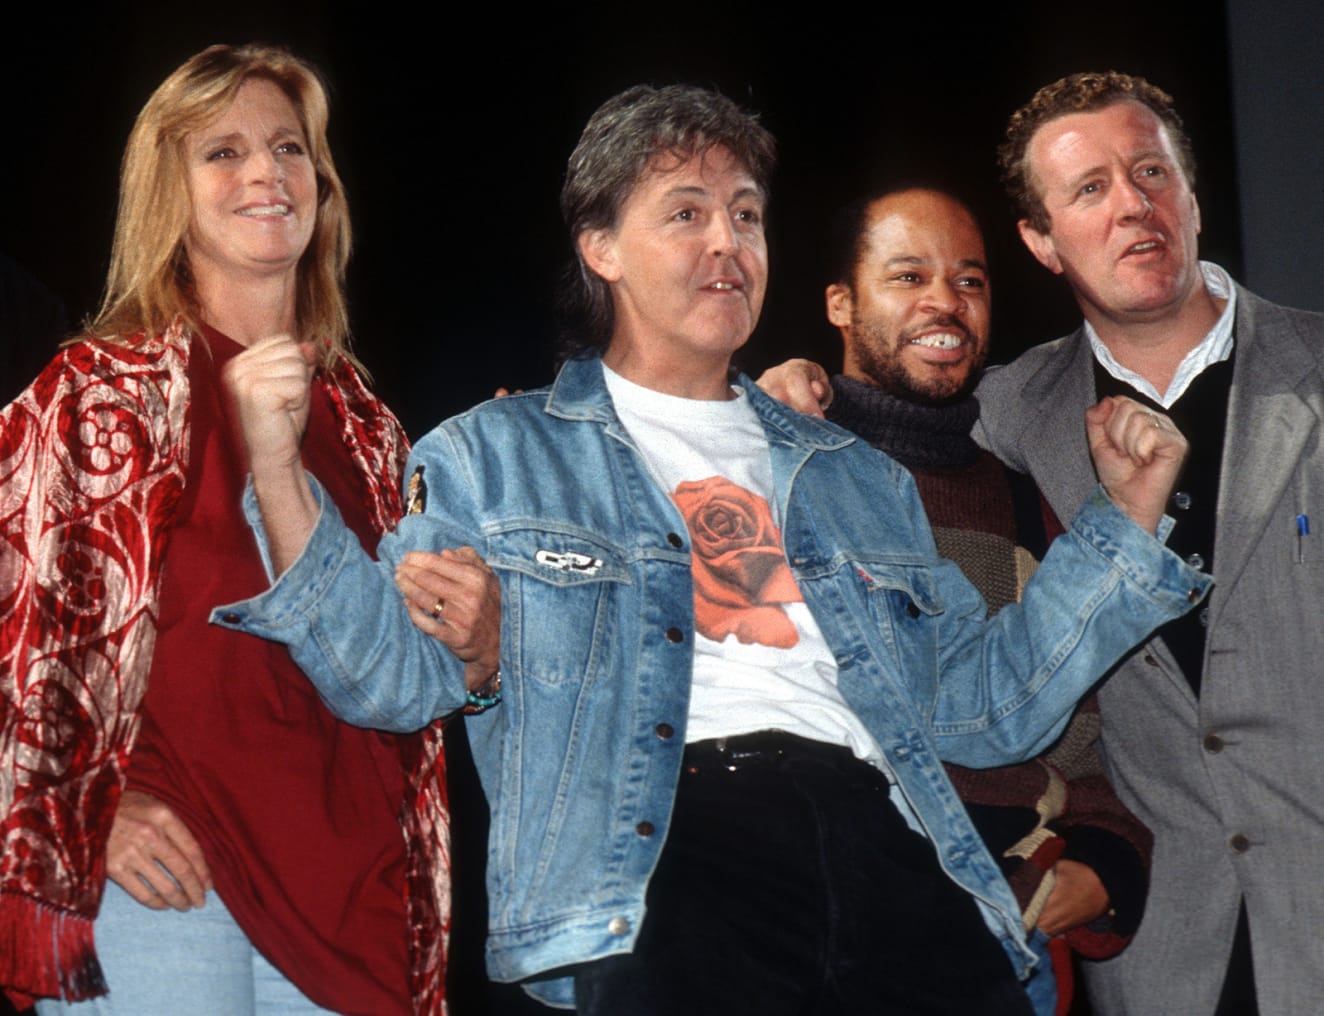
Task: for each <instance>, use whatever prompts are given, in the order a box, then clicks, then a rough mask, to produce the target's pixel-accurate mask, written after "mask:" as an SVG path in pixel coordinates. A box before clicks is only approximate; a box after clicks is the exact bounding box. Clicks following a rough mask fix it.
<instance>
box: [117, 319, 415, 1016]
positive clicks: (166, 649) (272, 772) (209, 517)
mask: <svg viewBox="0 0 1324 1016" xmlns="http://www.w3.org/2000/svg"><path fill="white" fill-rule="evenodd" d="M204 333H205V335H206V339H207V345H208V346H209V347H210V350H211V355H208V353H207V350H206V349H203V348H195V349H194V352H193V356H192V357H191V360H190V364H189V381H190V389H191V393H192V407H191V428H192V430H191V439H190V448H189V463H188V477H187V483H186V487H185V494H184V497H183V501H182V503H181V505H180V509H179V515H178V521H177V524H176V525H175V527H174V529H173V531H172V532H171V535H170V544H169V550H168V552H167V556H166V559H165V565H164V576H163V579H162V586H161V599H160V624H161V628H160V634H159V636H158V638H157V642H156V650H155V653H154V655H153V659H152V668H151V676H150V679H149V682H148V689H147V694H146V697H145V698H144V700H143V705H142V709H141V716H142V731H141V734H140V736H139V739H138V742H137V745H136V747H135V748H134V752H133V757H132V759H131V761H130V765H129V771H128V783H127V787H128V788H129V789H134V790H141V791H144V792H146V793H149V794H152V795H154V796H156V797H158V798H160V799H161V800H163V801H165V802H166V803H167V804H169V805H170V807H171V808H172V809H174V811H175V813H176V814H177V815H178V816H179V817H180V819H181V820H182V821H183V822H184V823H185V824H186V825H187V826H188V827H189V829H190V831H192V833H193V834H194V836H196V837H197V839H198V841H199V843H200V844H201V845H202V849H203V852H204V853H205V855H206V857H207V863H208V865H209V866H210V868H211V872H212V877H213V879H214V881H215V883H216V890H217V892H218V893H219V894H220V896H221V898H222V899H223V900H224V901H225V905H226V907H227V908H228V909H229V910H230V912H231V913H232V914H233V915H234V917H235V920H236V921H238V923H239V925H240V927H241V928H242V929H243V931H244V933H245V934H246V935H247V936H248V939H249V941H251V942H252V943H253V945H254V946H256V947H257V948H258V949H259V950H260V951H261V952H262V953H264V954H265V955H266V956H267V957H268V958H269V959H270V960H271V961H272V962H273V963H274V964H275V966H276V967H277V968H278V969H279V970H280V971H281V972H282V973H283V974H285V975H286V976H287V977H288V978H289V979H290V980H291V981H293V982H294V984H296V985H297V986H298V987H299V988H300V990H302V991H303V992H304V993H305V994H306V995H307V996H308V997H309V998H311V999H312V1000H313V1001H314V1002H316V1003H317V1004H319V1005H321V1006H324V1007H326V1008H329V1009H334V1010H336V1011H337V1012H344V1013H364V1014H372V1016H382V1014H389V1013H408V1012H411V1011H412V1007H411V1002H410V996H409V977H408V955H407V923H406V917H405V906H404V891H405V889H404V862H405V843H404V837H403V834H402V832H401V828H400V819H399V815H400V810H401V808H402V807H403V802H404V799H405V786H404V776H403V772H402V765H401V756H400V749H401V745H400V743H399V742H400V739H398V738H396V737H394V736H391V735H387V734H382V733H377V732H374V731H368V730H360V729H358V728H356V727H351V726H349V725H347V724H344V723H341V722H340V721H339V720H337V719H335V718H334V717H333V716H332V715H331V714H330V713H329V712H328V711H327V709H326V707H325V706H323V705H322V702H321V700H320V699H319V698H318V697H317V693H316V692H315V691H314V690H313V687H312V685H311V684H309V683H308V681H307V679H306V678H304V676H303V674H302V673H301V672H300V671H299V669H298V668H297V667H296V666H295V665H294V663H293V662H292V661H291V660H290V658H289V654H288V653H287V651H286V649H285V647H284V646H280V645H277V644H275V643H271V642H266V641H263V640H262V639H258V638H254V637H252V636H248V635H243V634H239V633H236V632H231V631H227V630H225V629H223V628H219V627H215V626H213V625H210V624H208V623H207V617H208V614H209V613H210V611H211V609H212V608H213V607H214V606H216V605H217V604H221V603H229V602H232V601H235V600H240V599H244V598H246V597H249V596H253V595H255V594H257V593H258V592H260V591H262V590H263V589H265V588H267V585H268V581H267V578H266V575H265V573H264V572H263V569H262V564H261V560H260V558H259V556H258V553H257V549H256V547H255V545H254V541H253V536H252V534H251V532H250V531H249V528H248V526H247V525H246V524H245V522H244V519H243V515H242V509H241V507H240V505H241V498H242V493H243V487H244V481H245V478H246V474H247V465H246V460H245V456H244V452H243V444H242V440H241V438H240V437H239V429H238V423H237V420H236V419H235V417H234V414H233V412H232V407H231V406H230V405H229V400H228V397H226V396H225V395H224V389H223V386H222V381H221V369H222V367H223V366H224V364H225V363H226V362H227V361H228V360H230V359H231V358H232V357H233V356H234V355H235V354H237V353H239V352H240V351H241V349H242V347H241V346H239V345H238V344H237V343H235V342H233V341H231V340H230V339H228V338H226V337H225V336H223V335H221V334H220V333H219V332H216V331H214V330H213V329H211V328H207V329H205V332H204ZM313 396H314V398H313V405H312V411H311V415H310V418H309V424H308V433H307V436H306V437H305V440H304V450H303V461H304V465H305V467H306V468H307V469H308V470H309V471H310V472H311V473H313V474H314V475H315V476H317V478H318V479H319V480H320V481H321V482H322V484H323V485H324V486H325V488H326V490H327V492H328V494H329V495H330V497H331V498H332V500H333V501H334V502H335V503H336V505H337V506H338V507H339V508H340V509H341V511H342V514H343V515H344V518H345V522H346V524H347V525H348V526H349V527H350V528H351V529H352V530H353V531H354V532H355V533H356V534H357V535H358V537H359V540H360V542H361V543H363V544H364V546H365V547H366V548H368V550H369V552H371V551H372V549H373V548H374V547H375V546H376V536H375V535H374V533H373V531H372V526H371V523H370V519H369V514H368V509H367V504H366V495H365V492H364V487H363V484H362V482H361V478H360V477H359V476H358V474H357V472H356V470H355V468H354V463H353V460H352V459H351V458H350V455H349V452H348V451H347V449H346V448H345V447H344V445H343V443H342V442H341V441H340V440H339V439H338V437H337V436H336V435H337V434H338V432H339V426H338V424H337V420H336V418H335V416H334V414H333V412H332V408H331V403H330V400H329V399H328V398H327V397H326V394H325V393H324V392H323V390H322V389H321V388H320V387H319V386H316V385H315V386H313ZM112 988H113V985H112Z"/></svg>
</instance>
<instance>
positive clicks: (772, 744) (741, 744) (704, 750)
mask: <svg viewBox="0 0 1324 1016" xmlns="http://www.w3.org/2000/svg"><path fill="white" fill-rule="evenodd" d="M797 760H798V761H805V762H814V763H817V764H819V765H824V766H828V767H830V768H832V769H836V770H837V771H839V772H842V773H846V772H848V771H850V770H851V769H853V768H855V767H857V766H865V767H866V768H869V769H872V768H873V767H872V766H870V765H869V764H868V763H867V762H861V761H860V760H859V759H857V758H856V757H855V756H854V755H853V754H852V753H851V750H850V749H849V748H847V747H845V746H844V745H840V744H827V743H826V742H824V741H813V740H810V739H809V738H807V737H798V736H796V735H795V734H788V733H786V732H785V731H781V730H759V731H755V732H754V733H752V734H738V735H736V736H735V737H716V738H712V739H711V740H707V741H694V742H693V743H691V744H687V745H686V746H685V754H684V756H683V760H682V763H681V765H682V767H683V769H684V771H685V772H687V773H690V774H698V773H735V772H739V771H740V770H742V769H753V768H764V769H770V768H775V767H778V766H781V765H784V764H785V763H787V762H791V761H797Z"/></svg>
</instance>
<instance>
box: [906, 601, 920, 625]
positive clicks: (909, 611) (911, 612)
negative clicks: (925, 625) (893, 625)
mask: <svg viewBox="0 0 1324 1016" xmlns="http://www.w3.org/2000/svg"><path fill="white" fill-rule="evenodd" d="M906 617H908V618H910V619H911V620H912V621H913V620H915V618H917V617H919V608H918V607H917V606H915V601H914V600H911V601H910V602H909V603H907V604H906Z"/></svg>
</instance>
